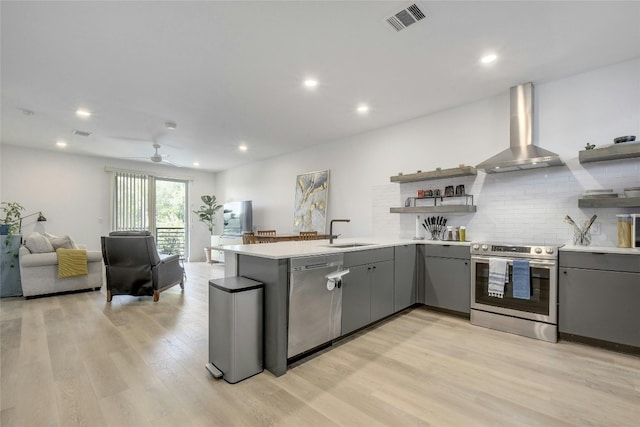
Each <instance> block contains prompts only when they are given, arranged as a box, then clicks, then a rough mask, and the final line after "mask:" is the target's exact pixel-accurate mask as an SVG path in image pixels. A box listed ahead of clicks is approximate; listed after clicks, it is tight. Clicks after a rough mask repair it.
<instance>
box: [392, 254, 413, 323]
mask: <svg viewBox="0 0 640 427" xmlns="http://www.w3.org/2000/svg"><path fill="white" fill-rule="evenodd" d="M393 274H394V279H393V282H394V294H393V310H394V311H396V312H397V311H400V310H404V309H405V308H407V307H411V306H412V305H413V304H415V303H416V294H417V280H418V278H417V275H416V245H402V246H396V247H395V248H394V273H393Z"/></svg>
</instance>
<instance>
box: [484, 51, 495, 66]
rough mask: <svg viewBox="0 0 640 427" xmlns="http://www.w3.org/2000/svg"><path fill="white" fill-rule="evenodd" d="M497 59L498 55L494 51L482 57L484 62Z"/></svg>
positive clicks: (489, 62)
mask: <svg viewBox="0 0 640 427" xmlns="http://www.w3.org/2000/svg"><path fill="white" fill-rule="evenodd" d="M496 59H498V55H495V54H493V53H492V54H490V55H486V56H483V57H482V58H480V62H482V63H483V64H491V63H492V62H495V60H496Z"/></svg>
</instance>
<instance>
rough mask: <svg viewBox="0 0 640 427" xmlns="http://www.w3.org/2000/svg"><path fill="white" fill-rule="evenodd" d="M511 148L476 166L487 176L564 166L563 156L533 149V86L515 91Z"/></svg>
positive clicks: (512, 100)
mask: <svg viewBox="0 0 640 427" xmlns="http://www.w3.org/2000/svg"><path fill="white" fill-rule="evenodd" d="M510 134H511V138H510V143H509V148H507V149H506V150H504V151H501V152H500V153H498V154H496V155H495V156H493V157H490V158H489V159H487V160H485V161H484V162H482V163H480V164H478V165H476V168H477V169H483V170H484V171H485V172H486V173H498V172H511V171H516V170H523V169H534V168H544V167H549V166H562V165H563V164H564V163H563V162H562V160H560V156H558V155H557V154H556V153H553V152H551V151H549V150H545V149H544V148H541V147H537V146H535V145H533V84H532V83H524V84H521V85H518V86H514V87H512V88H511V123H510Z"/></svg>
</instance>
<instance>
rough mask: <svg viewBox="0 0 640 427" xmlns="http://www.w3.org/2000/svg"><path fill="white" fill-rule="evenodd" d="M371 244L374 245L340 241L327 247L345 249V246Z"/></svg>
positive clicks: (356, 246) (357, 246)
mask: <svg viewBox="0 0 640 427" xmlns="http://www.w3.org/2000/svg"><path fill="white" fill-rule="evenodd" d="M371 245H373V243H338V244H333V245H325V247H327V248H338V249H345V248H359V247H360V246H371Z"/></svg>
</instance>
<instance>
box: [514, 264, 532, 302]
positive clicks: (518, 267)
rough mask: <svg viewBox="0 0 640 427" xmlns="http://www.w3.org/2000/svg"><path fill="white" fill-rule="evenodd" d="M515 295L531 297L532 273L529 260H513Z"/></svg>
mask: <svg viewBox="0 0 640 427" xmlns="http://www.w3.org/2000/svg"><path fill="white" fill-rule="evenodd" d="M513 297H514V298H519V299H531V273H530V270H529V261H527V260H522V259H514V260H513Z"/></svg>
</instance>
